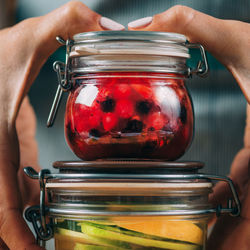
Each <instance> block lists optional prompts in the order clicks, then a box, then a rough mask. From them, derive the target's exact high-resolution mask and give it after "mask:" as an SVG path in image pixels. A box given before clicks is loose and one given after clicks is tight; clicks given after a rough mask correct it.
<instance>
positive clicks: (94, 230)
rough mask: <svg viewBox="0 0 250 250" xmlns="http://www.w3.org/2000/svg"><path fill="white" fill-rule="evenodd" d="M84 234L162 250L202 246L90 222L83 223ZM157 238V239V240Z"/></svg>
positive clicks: (191, 248) (196, 249) (194, 249)
mask: <svg viewBox="0 0 250 250" xmlns="http://www.w3.org/2000/svg"><path fill="white" fill-rule="evenodd" d="M81 229H82V232H83V233H85V234H87V235H90V236H94V237H98V238H102V239H109V240H116V241H118V242H127V243H132V244H135V245H139V246H144V247H153V248H161V249H172V250H200V249H201V246H199V245H196V244H192V243H189V242H184V241H178V240H173V239H168V238H161V239H160V240H159V239H158V238H160V237H151V238H150V237H149V236H148V235H145V234H143V233H139V232H135V231H131V230H127V229H124V228H120V227H117V226H108V225H101V224H96V223H92V222H89V221H85V222H81ZM156 238H157V239H156Z"/></svg>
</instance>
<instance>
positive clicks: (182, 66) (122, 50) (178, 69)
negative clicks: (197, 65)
mask: <svg viewBox="0 0 250 250" xmlns="http://www.w3.org/2000/svg"><path fill="white" fill-rule="evenodd" d="M69 57H70V60H71V67H70V70H71V72H72V73H86V72H117V71H121V72H122V71H145V72H168V73H181V74H188V69H187V66H186V59H188V58H190V54H189V49H188V47H187V46H186V37H185V36H183V35H181V34H177V33H167V32H148V31H98V32H86V33H81V34H77V35H75V36H74V41H73V42H72V45H71V49H70V53H69Z"/></svg>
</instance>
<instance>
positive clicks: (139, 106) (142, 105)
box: [136, 101, 152, 115]
mask: <svg viewBox="0 0 250 250" xmlns="http://www.w3.org/2000/svg"><path fill="white" fill-rule="evenodd" d="M151 108H152V103H151V102H148V101H139V102H137V103H136V111H137V112H138V113H139V114H142V115H147V114H148V113H149V112H150V110H151Z"/></svg>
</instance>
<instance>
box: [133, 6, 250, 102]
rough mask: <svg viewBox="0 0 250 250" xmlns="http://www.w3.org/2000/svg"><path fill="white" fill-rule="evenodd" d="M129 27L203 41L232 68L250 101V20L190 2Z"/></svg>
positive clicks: (206, 46) (198, 41) (220, 59)
mask: <svg viewBox="0 0 250 250" xmlns="http://www.w3.org/2000/svg"><path fill="white" fill-rule="evenodd" d="M139 23H140V22H139ZM129 29H131V30H146V31H166V32H176V33H181V34H184V35H185V36H186V37H187V38H188V40H189V41H190V42H193V43H200V44H202V45H203V46H204V47H205V49H206V50H207V51H209V52H211V53H212V54H213V55H214V56H215V57H216V58H217V59H218V60H219V61H220V62H222V63H223V64H224V65H225V66H226V67H227V68H228V69H229V70H230V71H231V73H232V74H233V75H234V77H235V79H236V80H237V82H238V83H239V85H240V87H241V89H242V91H243V93H244V95H245V97H246V99H247V101H248V102H250V84H249V82H250V77H249V74H250V69H249V66H248V65H249V64H250V58H249V56H246V50H248V49H249V36H248V35H247V34H249V32H250V25H249V24H247V23H243V22H239V21H231V20H221V19H217V18H214V17H212V16H209V15H206V14H203V13H201V12H199V11H196V10H193V9H191V8H189V7H186V6H174V7H172V8H170V9H168V10H167V11H165V12H163V13H160V14H157V15H155V16H154V17H153V19H152V22H151V23H150V24H148V25H146V26H145V25H144V26H143V27H140V26H139V27H134V26H133V27H129ZM239 31H240V32H241V34H242V35H241V38H240V39H239V33H238V32H239Z"/></svg>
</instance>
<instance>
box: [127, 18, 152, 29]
mask: <svg viewBox="0 0 250 250" xmlns="http://www.w3.org/2000/svg"><path fill="white" fill-rule="evenodd" d="M152 20H153V17H151V16H148V17H144V18H141V19H137V20H135V21H133V22H130V23H128V27H129V28H139V27H145V26H148V25H149V24H150V23H152Z"/></svg>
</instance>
